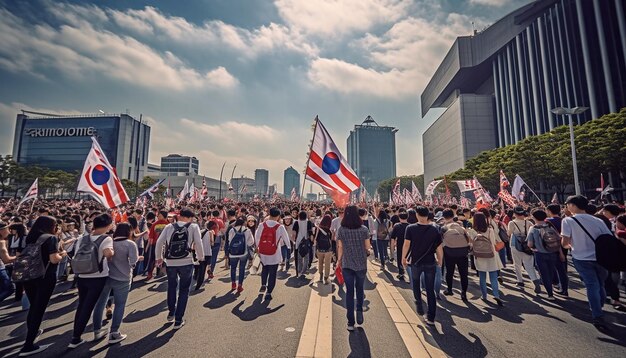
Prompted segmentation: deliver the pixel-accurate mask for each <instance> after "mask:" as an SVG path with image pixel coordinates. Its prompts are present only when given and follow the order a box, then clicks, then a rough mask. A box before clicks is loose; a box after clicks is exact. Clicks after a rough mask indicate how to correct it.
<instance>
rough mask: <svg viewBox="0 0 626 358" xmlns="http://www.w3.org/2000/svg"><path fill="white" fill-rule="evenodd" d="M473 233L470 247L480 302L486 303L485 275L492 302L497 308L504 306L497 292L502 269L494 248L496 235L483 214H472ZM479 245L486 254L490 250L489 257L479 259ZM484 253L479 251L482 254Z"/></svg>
mask: <svg viewBox="0 0 626 358" xmlns="http://www.w3.org/2000/svg"><path fill="white" fill-rule="evenodd" d="M473 228H474V230H473V231H470V233H472V234H474V237H471V239H472V245H473V246H474V251H475V252H474V263H475V265H476V271H478V278H479V281H480V292H481V293H482V296H481V298H482V300H483V301H485V302H488V300H487V275H488V276H489V282H490V283H491V291H492V293H493V297H494V300H495V301H496V303H497V304H498V306H504V303H503V302H502V299H500V291H499V290H498V271H499V270H501V269H502V261H501V260H500V257H499V256H498V254H497V252H496V250H495V246H496V242H497V240H498V239H497V234H496V233H495V232H494V230H493V228H492V227H490V225H489V223H488V222H487V218H486V217H485V214H483V213H481V212H477V213H476V214H474V222H473ZM479 244H480V245H481V247H485V246H486V248H487V250H486V252H489V249H491V255H489V254H487V255H484V256H485V257H481V256H483V255H479V254H478V249H477V246H478V245H479ZM483 252H485V251H481V253H483Z"/></svg>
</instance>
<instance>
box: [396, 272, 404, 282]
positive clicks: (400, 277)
mask: <svg viewBox="0 0 626 358" xmlns="http://www.w3.org/2000/svg"><path fill="white" fill-rule="evenodd" d="M396 278H397V279H398V280H400V281H402V282H404V275H400V274H398V275H397V276H396Z"/></svg>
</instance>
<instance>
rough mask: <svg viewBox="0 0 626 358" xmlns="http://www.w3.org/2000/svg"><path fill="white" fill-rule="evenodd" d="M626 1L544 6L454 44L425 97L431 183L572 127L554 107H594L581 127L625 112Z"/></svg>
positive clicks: (572, 0)
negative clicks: (431, 116) (489, 155)
mask: <svg viewBox="0 0 626 358" xmlns="http://www.w3.org/2000/svg"><path fill="white" fill-rule="evenodd" d="M625 11H626V2H624V1H622V0H603V1H599V0H598V1H595V0H594V1H587V0H538V1H533V2H531V3H529V4H527V5H525V6H523V7H521V8H519V9H517V10H515V11H513V12H512V13H510V14H509V15H507V16H505V17H504V18H502V19H500V20H499V21H498V22H496V23H495V24H493V25H491V26H490V27H488V28H487V29H485V30H483V31H481V32H475V33H474V34H473V35H471V36H463V37H458V38H457V39H456V41H455V42H454V44H453V45H452V47H451V48H450V50H449V51H448V53H447V55H446V56H445V58H444V59H443V61H442V63H441V64H440V65H439V67H438V68H437V70H436V71H435V73H434V75H433V77H432V78H431V80H430V82H429V83H428V85H427V86H426V88H425V89H424V92H423V93H422V95H421V108H422V115H425V114H426V113H427V112H428V111H429V110H430V109H431V108H436V107H439V108H446V110H445V112H444V113H443V114H442V115H441V116H440V117H439V118H438V119H437V120H436V121H435V123H434V124H433V125H432V126H431V127H430V128H429V129H428V130H427V131H426V132H425V133H424V134H423V152H424V175H425V180H426V182H428V181H430V180H432V179H433V178H435V177H438V176H441V175H444V174H447V173H450V172H452V171H454V170H457V169H459V168H462V167H463V166H464V165H465V162H466V161H467V160H468V159H470V158H472V157H474V156H476V155H477V154H478V153H480V152H482V151H484V150H489V149H493V148H496V147H502V146H506V145H509V144H514V143H517V142H518V141H520V140H522V139H523V138H526V137H528V136H533V135H538V134H542V133H546V132H548V131H550V130H552V129H553V128H555V127H557V126H560V125H563V124H566V121H567V118H563V117H559V116H556V115H554V114H552V113H551V112H550V110H551V109H553V108H555V107H567V108H572V107H589V108H590V110H589V111H587V112H585V113H583V114H582V115H580V116H579V117H577V118H575V122H576V123H578V124H579V123H583V122H586V121H589V120H591V119H593V118H598V117H600V116H602V115H604V114H606V113H611V112H616V111H618V110H619V109H620V108H621V107H624V106H625V105H626V60H625V59H626V19H625V17H624V13H625Z"/></svg>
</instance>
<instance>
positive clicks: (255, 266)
mask: <svg viewBox="0 0 626 358" xmlns="http://www.w3.org/2000/svg"><path fill="white" fill-rule="evenodd" d="M260 267H261V257H260V256H259V255H258V254H254V258H253V259H252V266H251V267H250V274H251V275H256V274H257V273H258V272H259V268H260Z"/></svg>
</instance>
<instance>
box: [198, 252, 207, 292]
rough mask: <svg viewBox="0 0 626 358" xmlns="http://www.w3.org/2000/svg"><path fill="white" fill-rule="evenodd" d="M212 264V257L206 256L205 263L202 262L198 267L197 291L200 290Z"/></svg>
mask: <svg viewBox="0 0 626 358" xmlns="http://www.w3.org/2000/svg"><path fill="white" fill-rule="evenodd" d="M210 263H211V256H205V257H204V261H200V265H198V266H196V274H197V275H196V290H199V289H200V286H202V282H204V278H205V277H206V274H207V266H208V265H209V264H210Z"/></svg>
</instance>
